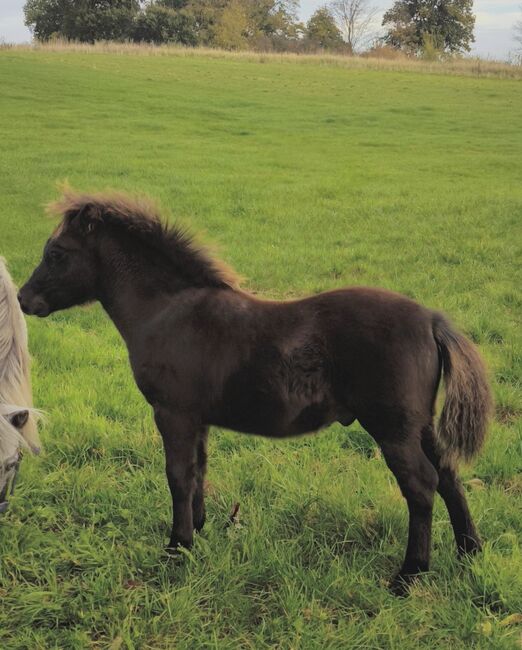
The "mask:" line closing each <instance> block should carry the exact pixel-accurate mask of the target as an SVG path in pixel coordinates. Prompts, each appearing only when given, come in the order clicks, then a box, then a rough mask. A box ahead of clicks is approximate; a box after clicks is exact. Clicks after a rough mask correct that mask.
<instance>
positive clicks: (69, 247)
mask: <svg viewBox="0 0 522 650" xmlns="http://www.w3.org/2000/svg"><path fill="white" fill-rule="evenodd" d="M95 213H96V206H94V205H91V204H90V203H89V202H88V201H85V202H83V203H82V202H74V201H73V200H72V199H70V201H69V205H63V206H62V209H61V214H62V216H63V218H62V221H61V223H60V224H59V226H58V227H57V228H56V229H55V231H54V232H53V234H52V235H51V237H50V238H49V239H48V240H47V242H46V244H45V246H44V250H43V256H42V260H41V261H40V264H39V265H38V266H37V267H36V268H35V270H34V271H33V273H32V275H31V277H30V278H29V280H28V281H27V282H26V283H25V284H24V285H23V287H22V288H21V289H20V292H19V294H18V300H19V301H20V306H21V308H22V310H23V311H24V312H25V313H26V314H29V315H35V316H41V317H44V316H48V315H49V314H51V313H52V312H54V311H58V310H60V309H67V308H68V307H73V306H75V305H81V304H84V303H86V302H90V301H92V300H94V299H95V297H96V285H97V278H98V269H99V264H98V260H97V252H96V249H95V246H94V238H95V237H94V230H95V223H96V220H95V216H96V214H95Z"/></svg>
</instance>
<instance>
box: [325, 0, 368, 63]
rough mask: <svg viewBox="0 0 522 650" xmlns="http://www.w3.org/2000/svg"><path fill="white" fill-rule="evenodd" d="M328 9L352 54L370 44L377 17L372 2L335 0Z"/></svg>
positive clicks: (365, 0)
mask: <svg viewBox="0 0 522 650" xmlns="http://www.w3.org/2000/svg"><path fill="white" fill-rule="evenodd" d="M328 8H329V10H330V13H331V14H332V15H333V16H334V18H335V20H336V21H337V24H338V25H339V29H340V30H341V33H342V35H343V37H344V40H345V42H346V44H347V46H348V49H349V50H350V51H351V52H355V51H356V50H358V49H360V48H361V47H364V46H365V45H367V44H368V42H369V40H370V39H371V37H372V34H371V31H372V30H371V26H372V22H373V20H374V19H375V16H376V15H377V9H376V7H374V6H372V4H371V0H333V1H332V2H330V4H329V5H328Z"/></svg>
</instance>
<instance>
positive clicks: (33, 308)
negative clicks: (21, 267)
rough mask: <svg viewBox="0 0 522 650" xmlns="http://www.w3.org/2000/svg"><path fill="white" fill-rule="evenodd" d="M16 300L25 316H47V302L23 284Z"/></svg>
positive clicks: (48, 309) (48, 311) (48, 310)
mask: <svg viewBox="0 0 522 650" xmlns="http://www.w3.org/2000/svg"><path fill="white" fill-rule="evenodd" d="M18 302H19V303H20V307H21V309H22V311H23V312H24V314H27V316H41V317H42V318H43V317H45V316H48V315H49V313H50V311H51V310H50V308H49V305H48V304H47V302H46V301H45V300H44V298H42V297H41V296H39V295H37V294H35V293H33V292H32V291H31V289H28V288H27V285H26V286H23V287H22V288H21V289H20V291H19V293H18Z"/></svg>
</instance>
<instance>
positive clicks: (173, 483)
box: [154, 407, 200, 549]
mask: <svg viewBox="0 0 522 650" xmlns="http://www.w3.org/2000/svg"><path fill="white" fill-rule="evenodd" d="M154 418H155V420H156V424H157V427H158V429H159V431H160V433H161V437H162V438H163V446H164V448H165V465H166V472H167V480H168V483H169V488H170V493H171V495H172V518H173V523H172V533H171V536H170V542H169V549H176V548H177V547H179V546H184V547H185V548H190V546H191V545H192V536H193V532H194V523H193V515H192V500H193V496H194V491H195V488H196V457H197V445H198V439H199V435H198V434H199V431H200V428H199V427H198V425H197V419H196V418H192V417H190V416H188V415H186V414H178V413H173V412H172V411H170V410H168V409H166V408H164V407H155V408H154Z"/></svg>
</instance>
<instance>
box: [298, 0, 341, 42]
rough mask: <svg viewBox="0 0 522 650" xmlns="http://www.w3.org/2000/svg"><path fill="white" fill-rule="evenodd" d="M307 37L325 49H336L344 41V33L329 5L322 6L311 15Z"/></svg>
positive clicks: (307, 27) (307, 26)
mask: <svg viewBox="0 0 522 650" xmlns="http://www.w3.org/2000/svg"><path fill="white" fill-rule="evenodd" d="M306 37H307V38H308V39H309V40H310V41H311V42H312V43H313V44H315V45H318V46H319V47H324V48H325V49H336V48H338V47H340V46H342V45H343V43H344V41H343V35H342V34H341V31H340V29H339V28H338V27H337V25H336V23H335V19H334V17H333V16H332V14H331V13H330V11H329V9H328V7H321V8H320V9H318V10H317V11H316V12H315V13H314V14H313V15H312V16H311V17H310V20H309V21H308V23H307V25H306Z"/></svg>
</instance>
